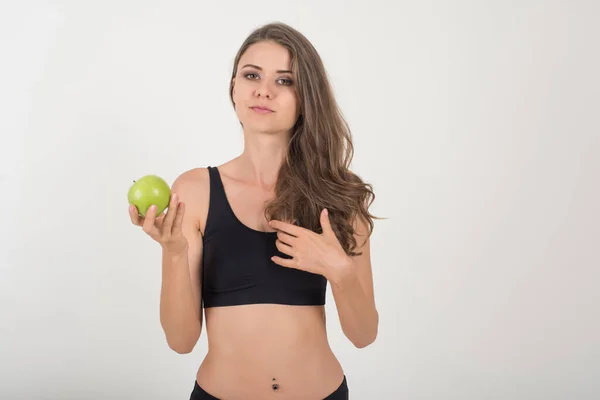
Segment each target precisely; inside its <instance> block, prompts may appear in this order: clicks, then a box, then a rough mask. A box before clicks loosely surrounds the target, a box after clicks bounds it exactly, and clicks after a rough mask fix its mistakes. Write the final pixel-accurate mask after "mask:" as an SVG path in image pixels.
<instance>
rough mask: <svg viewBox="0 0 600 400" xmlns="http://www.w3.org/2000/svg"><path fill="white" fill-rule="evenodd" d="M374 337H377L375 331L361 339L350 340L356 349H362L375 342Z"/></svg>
mask: <svg viewBox="0 0 600 400" xmlns="http://www.w3.org/2000/svg"><path fill="white" fill-rule="evenodd" d="M375 339H377V332H375V333H374V334H372V335H369V336H366V337H364V338H361V339H355V340H352V344H353V345H354V347H356V348H357V349H364V348H365V347H367V346H369V345H371V344H373V342H375Z"/></svg>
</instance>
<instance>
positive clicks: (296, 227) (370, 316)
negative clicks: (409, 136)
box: [129, 23, 379, 400]
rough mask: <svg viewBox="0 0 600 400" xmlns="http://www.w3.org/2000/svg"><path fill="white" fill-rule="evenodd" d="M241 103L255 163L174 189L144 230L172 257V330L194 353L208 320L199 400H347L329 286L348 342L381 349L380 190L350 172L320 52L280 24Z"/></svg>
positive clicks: (196, 392)
mask: <svg viewBox="0 0 600 400" xmlns="http://www.w3.org/2000/svg"><path fill="white" fill-rule="evenodd" d="M230 97H231V101H232V104H233V107H234V109H235V112H236V114H237V118H238V119H239V121H240V123H241V125H242V130H243V135H244V151H243V153H242V154H241V155H239V156H238V157H237V158H234V159H232V160H230V161H228V162H226V163H224V164H222V165H220V166H218V167H211V166H209V167H208V168H195V169H192V170H189V171H185V172H184V173H182V174H181V175H180V176H179V177H178V178H177V179H176V180H175V182H174V183H173V187H172V196H171V202H170V205H169V208H168V211H167V212H166V213H163V214H162V215H160V216H158V217H156V216H155V213H156V211H155V209H151V210H149V212H148V214H147V215H146V217H145V218H142V217H140V216H139V215H138V213H137V210H136V209H135V207H131V208H130V210H129V213H130V217H131V220H132V222H133V223H134V224H135V225H138V226H141V227H142V228H143V231H144V232H145V233H147V234H148V235H150V236H151V237H152V238H153V239H155V240H156V241H157V242H158V243H160V245H161V247H162V287H161V302H160V322H161V325H162V328H163V329H164V332H165V335H166V340H167V343H168V345H169V346H170V348H172V349H173V350H174V351H176V352H178V353H189V352H191V351H192V350H193V348H194V346H195V345H196V343H197V341H198V338H199V336H200V333H201V331H202V326H203V324H202V320H203V318H202V317H203V313H205V321H206V333H207V338H208V353H207V354H206V356H205V358H204V360H203V362H202V364H201V365H200V367H199V369H198V372H197V375H196V381H195V383H194V387H193V390H192V393H191V399H231V400H236V399H243V400H252V399H260V400H268V399H302V400H311V399H315V400H316V399H319V400H320V399H330V400H334V399H348V396H349V395H348V383H347V381H346V375H345V373H344V370H343V368H342V366H341V365H340V363H339V362H338V360H337V358H336V357H335V355H334V354H333V353H332V350H331V348H330V346H329V343H328V339H327V333H326V323H325V312H324V304H325V293H326V287H327V283H329V285H330V287H331V290H332V294H333V297H334V299H335V304H336V308H337V313H338V316H339V319H340V323H341V326H342V329H343V332H344V334H345V336H346V337H347V338H348V339H349V340H350V341H351V342H352V343H353V344H354V345H355V346H356V347H358V348H363V347H365V346H368V345H369V344H371V343H372V342H373V341H374V340H375V338H376V336H377V329H378V322H379V317H378V313H377V309H376V307H375V300H374V294H373V280H372V272H371V262H370V250H369V237H370V235H371V233H372V230H373V219H375V218H376V217H374V216H372V215H371V214H370V213H369V211H368V208H369V206H370V204H371V203H372V201H373V200H374V194H373V191H372V186H371V185H370V184H367V183H364V182H363V181H362V180H361V179H360V178H359V177H358V176H357V175H356V174H354V173H352V172H351V171H350V170H349V168H348V166H349V163H350V161H351V159H352V155H353V147H352V142H351V135H350V130H349V129H348V126H347V124H346V122H345V121H344V119H343V117H342V115H341V113H340V111H339V110H338V107H337V104H336V101H335V99H334V96H333V94H332V89H331V87H330V84H329V82H328V79H327V76H326V72H325V69H324V67H323V64H322V62H321V59H320V57H319V55H318V54H317V52H316V50H315V49H314V47H313V46H312V45H311V43H310V42H309V41H308V40H307V39H306V38H305V37H304V36H303V35H302V34H301V33H299V32H298V31H296V30H295V29H293V28H291V27H290V26H288V25H285V24H282V23H273V24H268V25H265V26H263V27H261V28H259V29H257V30H256V31H254V32H253V33H252V34H251V35H250V36H249V37H248V38H247V39H246V40H245V42H244V43H243V45H242V46H241V48H240V50H239V52H238V54H237V56H236V58H235V62H234V66H233V74H232V79H231V86H230Z"/></svg>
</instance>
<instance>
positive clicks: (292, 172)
mask: <svg viewBox="0 0 600 400" xmlns="http://www.w3.org/2000/svg"><path fill="white" fill-rule="evenodd" d="M261 41H272V42H275V43H278V44H279V45H281V46H283V47H285V48H286V49H287V50H288V51H289V53H290V58H291V70H292V72H293V75H294V82H295V86H296V93H297V96H298V103H299V105H300V113H299V117H298V120H297V121H296V123H295V125H294V127H293V128H292V132H291V133H292V135H291V138H290V142H289V148H288V152H287V154H286V157H285V162H284V163H283V164H282V166H281V168H280V170H279V173H278V177H277V183H276V185H275V198H274V199H273V200H272V201H270V202H269V203H268V204H267V206H266V208H265V216H266V218H267V220H271V219H279V220H282V221H291V222H292V223H294V224H296V225H299V226H302V227H304V228H307V229H310V230H312V231H313V232H316V233H321V232H322V228H321V224H320V220H319V216H320V212H321V210H322V209H323V208H327V210H328V212H329V218H330V221H331V226H332V228H333V230H334V231H335V234H336V236H337V238H338V240H339V241H340V244H341V245H342V247H343V249H344V251H345V252H346V254H348V255H350V256H355V255H360V254H362V253H356V252H354V250H355V249H356V248H357V243H356V239H355V238H354V234H355V231H356V226H355V224H354V223H353V222H354V221H356V219H357V218H359V219H361V220H362V221H364V222H365V223H366V225H367V230H368V232H367V236H370V235H371V233H372V232H373V227H374V223H373V219H378V218H377V217H375V216H373V215H372V214H371V213H370V212H369V207H370V206H371V204H372V203H373V201H374V200H375V194H374V192H373V187H372V185H371V184H369V183H365V182H363V180H362V179H361V178H360V177H359V176H358V175H357V174H355V173H353V172H352V171H350V169H349V166H350V163H351V161H352V157H353V156H354V146H353V144H352V135H351V131H350V128H349V126H348V123H347V122H346V120H345V119H344V117H343V115H342V112H341V111H340V109H339V107H338V104H337V102H336V100H335V97H334V95H333V89H332V87H331V85H330V82H329V79H328V77H327V72H326V70H325V67H324V65H323V62H322V60H321V57H320V56H319V54H318V53H317V51H316V49H315V48H314V46H313V45H312V44H311V42H310V41H309V40H308V39H307V38H306V37H305V36H304V35H303V34H302V33H300V32H298V31H297V30H296V29H294V28H292V27H290V26H289V25H287V24H284V23H281V22H276V23H270V24H267V25H263V26H261V27H259V28H257V29H256V30H254V31H253V32H252V33H251V34H250V35H249V36H248V37H247V38H246V40H245V41H244V42H243V44H242V45H241V47H240V49H239V51H238V53H237V55H236V57H235V61H234V65H233V72H232V76H231V79H232V82H233V79H234V78H235V76H236V74H237V68H238V64H239V61H240V58H241V57H242V55H243V54H244V52H245V51H246V50H247V49H248V47H250V46H251V45H253V44H255V43H258V42H261ZM229 96H230V99H231V102H232V104H233V106H234V108H235V103H234V100H233V85H232V84H230V90H229ZM365 239H366V238H365Z"/></svg>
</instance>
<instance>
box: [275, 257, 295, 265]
mask: <svg viewBox="0 0 600 400" xmlns="http://www.w3.org/2000/svg"><path fill="white" fill-rule="evenodd" d="M271 261H273V262H274V263H275V264H278V265H281V266H282V267H287V268H295V265H296V264H295V261H294V259H293V258H291V259H285V258H281V257H277V256H273V257H271Z"/></svg>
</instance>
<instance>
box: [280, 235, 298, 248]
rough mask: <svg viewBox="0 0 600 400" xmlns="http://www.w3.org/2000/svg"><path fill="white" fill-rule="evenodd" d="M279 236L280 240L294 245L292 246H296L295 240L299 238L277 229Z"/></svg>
mask: <svg viewBox="0 0 600 400" xmlns="http://www.w3.org/2000/svg"><path fill="white" fill-rule="evenodd" d="M277 238H278V239H279V240H281V241H282V242H283V243H285V244H287V245H289V246H292V247H293V246H294V242H295V240H296V239H297V237H295V236H292V235H290V234H287V233H285V232H283V231H277Z"/></svg>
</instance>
